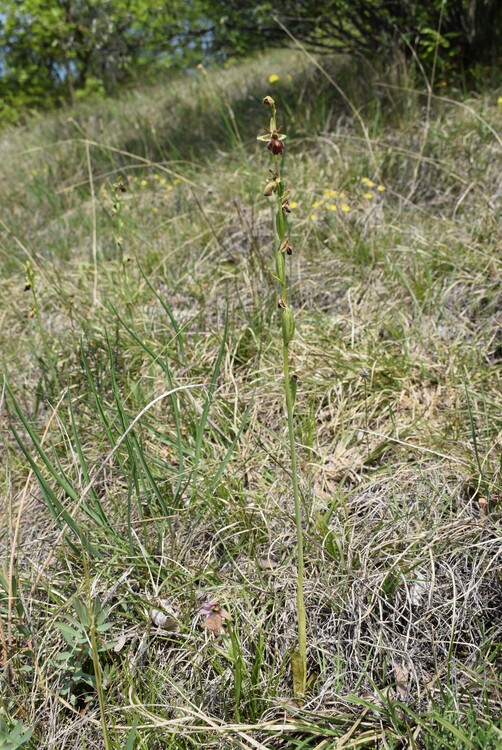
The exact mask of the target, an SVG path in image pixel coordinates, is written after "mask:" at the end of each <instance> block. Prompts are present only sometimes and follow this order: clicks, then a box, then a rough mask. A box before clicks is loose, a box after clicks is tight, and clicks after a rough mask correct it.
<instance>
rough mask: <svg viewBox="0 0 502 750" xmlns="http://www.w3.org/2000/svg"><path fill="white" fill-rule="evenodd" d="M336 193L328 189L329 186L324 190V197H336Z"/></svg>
mask: <svg viewBox="0 0 502 750" xmlns="http://www.w3.org/2000/svg"><path fill="white" fill-rule="evenodd" d="M337 195H338V193H337V191H336V190H330V189H329V188H326V190H325V191H324V197H325V198H336V196H337Z"/></svg>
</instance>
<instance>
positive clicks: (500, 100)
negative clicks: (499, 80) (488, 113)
mask: <svg viewBox="0 0 502 750" xmlns="http://www.w3.org/2000/svg"><path fill="white" fill-rule="evenodd" d="M497 104H498V105H499V107H502V96H499V98H498V99H497Z"/></svg>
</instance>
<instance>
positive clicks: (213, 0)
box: [0, 0, 502, 116]
mask: <svg viewBox="0 0 502 750" xmlns="http://www.w3.org/2000/svg"><path fill="white" fill-rule="evenodd" d="M284 28H287V29H288V31H289V32H290V33H291V34H292V35H294V37H295V38H297V39H299V40H300V41H301V42H303V43H304V44H307V45H308V46H309V47H310V48H311V49H314V50H317V51H321V52H322V51H329V52H333V51H337V50H338V51H344V52H351V53H355V54H358V55H361V56H365V57H372V58H373V57H375V55H381V54H386V55H389V56H391V55H393V54H394V53H395V51H396V50H397V49H398V48H400V49H402V50H405V51H407V52H408V53H410V54H411V51H413V54H414V55H417V56H418V57H419V58H420V60H421V62H422V64H423V66H424V67H425V69H426V71H430V69H431V67H432V64H433V60H434V59H435V57H436V51H437V50H439V52H440V55H441V59H446V60H447V61H448V64H449V65H450V67H451V68H456V69H457V70H459V71H462V72H465V71H468V70H470V69H472V68H473V66H475V65H477V64H481V65H482V64H487V63H488V64H492V65H493V64H494V63H495V62H496V61H497V60H496V58H497V55H499V56H500V49H501V48H502V0H324V2H323V3H319V2H318V0H315V1H314V0H282V1H281V2H280V3H278V4H277V6H276V5H274V4H273V3H271V2H268V1H267V2H258V3H254V4H253V3H249V2H248V0H169V2H166V0H0V97H2V99H3V101H4V109H5V107H8V106H9V103H10V105H11V106H13V107H15V108H17V109H22V108H23V107H33V106H35V107H37V106H47V105H52V104H55V103H58V102H61V101H70V102H71V101H73V99H74V97H75V95H78V94H82V93H84V94H85V93H89V92H94V91H99V92H103V93H111V92H113V91H114V90H115V89H116V88H117V86H119V85H121V84H123V83H125V82H127V81H130V80H131V79H133V78H134V77H139V76H140V75H142V74H143V73H144V72H145V71H146V70H148V69H150V70H151V68H152V66H153V67H155V66H158V65H159V62H162V64H163V65H164V67H165V66H166V65H167V64H169V63H170V64H172V65H174V64H178V65H180V66H186V65H188V64H190V63H193V62H195V61H198V60H199V59H200V57H201V56H203V55H205V56H206V57H209V58H210V59H212V60H217V59H225V58H226V57H228V56H230V55H233V56H239V55H243V54H248V53H249V52H252V51H254V50H256V49H262V48H265V47H270V46H271V45H273V46H281V45H284V44H287V43H289V41H290V37H289V36H288V35H287V33H286V32H285V31H284ZM0 116H1V112H0Z"/></svg>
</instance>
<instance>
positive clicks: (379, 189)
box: [377, 185, 385, 193]
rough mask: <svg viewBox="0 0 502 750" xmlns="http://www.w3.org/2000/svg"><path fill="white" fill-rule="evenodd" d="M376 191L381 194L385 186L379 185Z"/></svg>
mask: <svg viewBox="0 0 502 750" xmlns="http://www.w3.org/2000/svg"><path fill="white" fill-rule="evenodd" d="M377 190H378V192H379V193H383V191H384V190H385V185H379V186H378V187H377Z"/></svg>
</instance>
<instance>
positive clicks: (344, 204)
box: [342, 203, 352, 214]
mask: <svg viewBox="0 0 502 750" xmlns="http://www.w3.org/2000/svg"><path fill="white" fill-rule="evenodd" d="M342 211H343V212H344V213H346V214H348V213H349V211H352V209H351V207H350V206H349V205H348V203H342Z"/></svg>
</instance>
